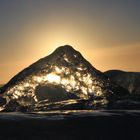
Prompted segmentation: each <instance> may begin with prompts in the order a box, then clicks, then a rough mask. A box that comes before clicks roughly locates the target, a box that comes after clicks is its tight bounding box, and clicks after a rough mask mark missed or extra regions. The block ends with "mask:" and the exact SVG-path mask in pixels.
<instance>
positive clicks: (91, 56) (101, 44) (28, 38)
mask: <svg viewBox="0 0 140 140" xmlns="http://www.w3.org/2000/svg"><path fill="white" fill-rule="evenodd" d="M139 7H140V1H137V0H133V1H131V0H127V2H126V1H123V0H114V1H112V0H86V1H85V0H39V1H38V0H30V1H28V0H24V1H23V0H12V1H10V0H1V1H0V18H1V21H0V68H1V69H0V84H3V83H7V82H8V81H9V80H10V79H11V78H12V77H13V76H14V75H16V74H17V73H18V72H20V71H21V70H23V69H24V68H26V67H27V66H29V65H30V64H32V63H34V62H35V61H37V60H38V59H40V58H42V57H45V56H47V55H49V54H50V53H51V52H53V51H54V50H55V49H56V48H57V47H59V46H61V45H65V44H69V45H71V46H73V47H74V48H75V49H76V50H78V51H79V52H81V54H82V55H83V56H84V57H85V58H86V59H87V60H88V61H89V62H90V63H91V64H92V65H93V66H94V67H95V68H97V69H99V70H100V71H106V70H110V69H119V70H124V71H135V72H139V71H140V63H139V60H140V8H139Z"/></svg>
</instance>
